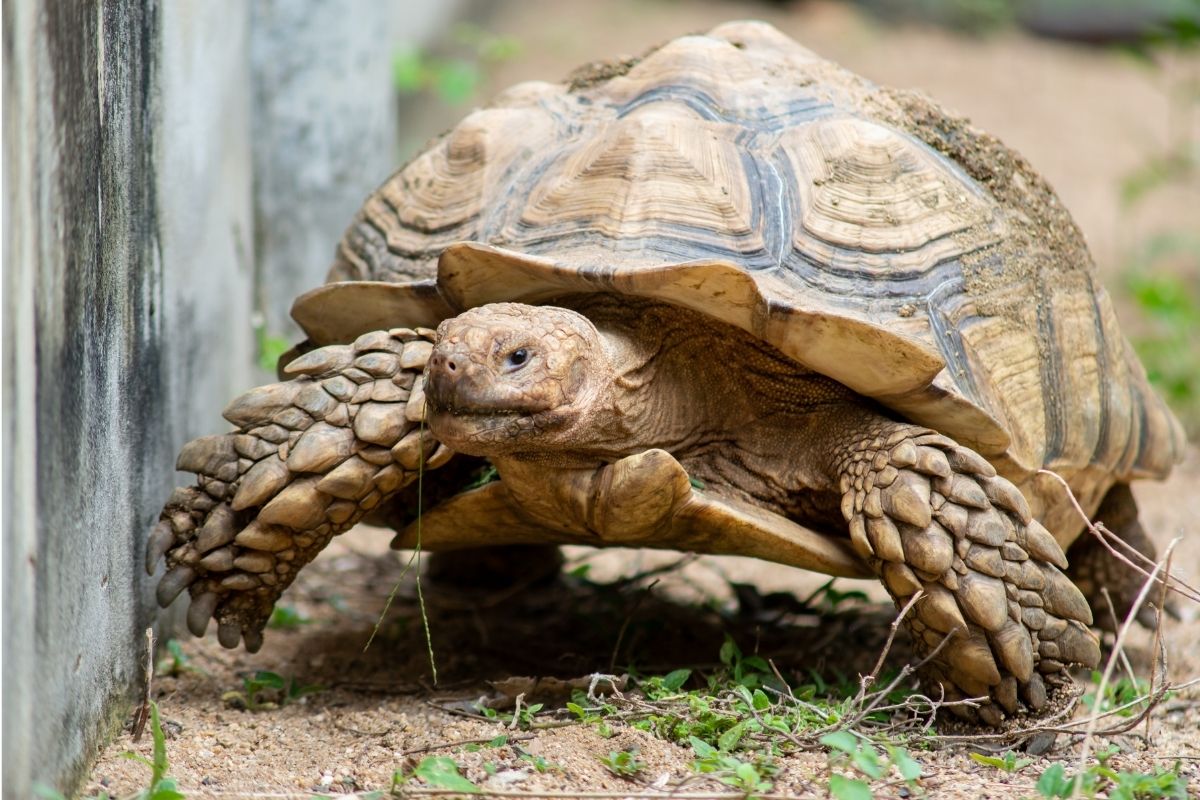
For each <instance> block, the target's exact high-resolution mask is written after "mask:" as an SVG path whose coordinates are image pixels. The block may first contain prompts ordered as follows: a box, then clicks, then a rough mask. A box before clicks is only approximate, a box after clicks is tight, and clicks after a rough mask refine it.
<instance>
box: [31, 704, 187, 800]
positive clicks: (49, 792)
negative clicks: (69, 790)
mask: <svg viewBox="0 0 1200 800" xmlns="http://www.w3.org/2000/svg"><path fill="white" fill-rule="evenodd" d="M150 736H151V740H152V742H153V745H154V746H153V751H152V757H151V758H146V757H145V756H143V755H141V754H140V753H135V752H133V751H132V750H127V751H125V752H124V753H122V754H121V755H122V757H124V758H128V759H129V760H131V761H136V762H138V763H139V764H145V765H146V766H147V767H149V768H150V783H149V785H148V786H147V787H146V788H145V789H142V790H141V791H140V792H137V793H136V794H132V795H129V796H128V797H126V798H123V800H187V796H186V795H185V794H183V792H181V791H179V787H178V785H177V784H176V781H175V779H174V778H169V777H167V772H169V771H170V769H171V762H170V761H169V759H168V758H167V735H166V733H165V732H164V731H163V726H162V718H161V717H160V716H159V711H158V703H156V702H154V701H153V700H151V701H150ZM33 792H34V794H36V795H37V796H38V797H39V798H42V800H67V798H66V797H65V796H64V795H63V793H62V792H60V791H58V790H57V789H55V788H53V787H50V786H47V785H46V784H44V783H37V782H35V783H34V785H33ZM83 800H116V798H114V797H113V796H112V795H110V794H109V793H108V792H101V793H99V794H94V795H89V796H88V797H85V798H83Z"/></svg>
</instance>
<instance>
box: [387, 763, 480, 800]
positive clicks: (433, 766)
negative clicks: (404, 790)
mask: <svg viewBox="0 0 1200 800" xmlns="http://www.w3.org/2000/svg"><path fill="white" fill-rule="evenodd" d="M460 769H461V768H460V767H459V765H458V762H457V761H455V760H454V759H453V758H450V757H449V756H429V757H427V758H423V759H421V761H420V763H418V764H417V766H416V767H414V768H413V770H412V771H411V772H403V771H401V770H397V771H396V772H394V773H392V794H393V795H395V794H397V793H398V790H399V789H400V788H401V787H402V786H404V784H406V783H408V782H409V781H410V780H412V779H413V778H420V779H421V780H422V781H424V782H425V785H427V786H429V787H430V788H433V789H446V790H449V791H452V792H462V793H464V794H477V793H478V792H479V787H478V786H476V785H475V784H474V783H472V782H471V781H469V780H467V779H466V778H465V777H464V776H463V774H462V772H461V771H460Z"/></svg>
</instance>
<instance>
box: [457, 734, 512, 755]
mask: <svg viewBox="0 0 1200 800" xmlns="http://www.w3.org/2000/svg"><path fill="white" fill-rule="evenodd" d="M506 744H508V734H505V733H502V734H500V735H499V736H497V737H496V738H494V739H492V740H491V741H490V742H484V743H482V744H480V743H479V742H471V743H470V744H467V745H463V750H465V751H466V752H468V753H478V752H479V751H480V750H482V749H483V748H485V747H504V745H506Z"/></svg>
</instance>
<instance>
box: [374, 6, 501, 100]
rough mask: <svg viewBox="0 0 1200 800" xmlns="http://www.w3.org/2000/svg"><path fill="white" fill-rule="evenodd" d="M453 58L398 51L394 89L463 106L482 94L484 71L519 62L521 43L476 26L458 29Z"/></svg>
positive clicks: (408, 50) (415, 49)
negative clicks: (495, 65)
mask: <svg viewBox="0 0 1200 800" xmlns="http://www.w3.org/2000/svg"><path fill="white" fill-rule="evenodd" d="M451 49H452V50H453V51H454V54H453V55H450V56H447V57H440V56H436V55H432V54H430V53H428V52H425V51H423V50H421V49H418V48H411V47H409V48H403V49H400V50H397V51H396V53H395V55H394V56H393V57H392V85H393V86H395V87H396V90H397V91H398V92H400V93H402V94H420V93H429V94H432V95H433V96H435V97H437V98H438V99H439V100H440V101H441V102H443V103H445V104H447V105H461V104H463V103H466V102H468V101H470V100H471V99H472V98H474V97H475V95H476V94H477V93H478V91H479V87H480V84H481V83H482V77H483V73H484V68H485V67H487V66H489V65H493V64H498V63H501V62H504V61H508V60H510V59H512V58H515V57H516V56H517V55H519V54H520V52H521V46H520V43H519V42H517V40H516V39H513V38H511V37H507V36H496V35H494V34H491V33H488V32H487V31H485V30H483V29H481V28H478V27H475V26H473V25H465V24H464V25H459V26H457V27H456V28H455V29H454V36H453V41H452V43H451Z"/></svg>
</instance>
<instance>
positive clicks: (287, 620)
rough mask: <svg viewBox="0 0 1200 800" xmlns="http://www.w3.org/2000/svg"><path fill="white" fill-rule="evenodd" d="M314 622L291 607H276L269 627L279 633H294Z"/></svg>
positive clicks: (269, 621)
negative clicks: (302, 626)
mask: <svg viewBox="0 0 1200 800" xmlns="http://www.w3.org/2000/svg"><path fill="white" fill-rule="evenodd" d="M311 622H312V620H311V619H309V618H308V617H306V616H304V615H303V614H301V613H300V612H299V611H297V610H296V609H294V608H292V607H291V606H282V605H279V606H275V609H274V610H273V611H272V612H271V618H270V619H269V620H267V627H268V628H271V629H273V630H277V631H294V630H296V629H297V628H299V627H300V626H301V625H308V624H309V623H311Z"/></svg>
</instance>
